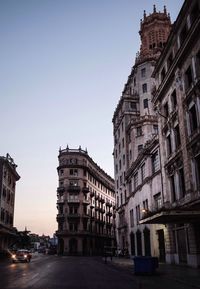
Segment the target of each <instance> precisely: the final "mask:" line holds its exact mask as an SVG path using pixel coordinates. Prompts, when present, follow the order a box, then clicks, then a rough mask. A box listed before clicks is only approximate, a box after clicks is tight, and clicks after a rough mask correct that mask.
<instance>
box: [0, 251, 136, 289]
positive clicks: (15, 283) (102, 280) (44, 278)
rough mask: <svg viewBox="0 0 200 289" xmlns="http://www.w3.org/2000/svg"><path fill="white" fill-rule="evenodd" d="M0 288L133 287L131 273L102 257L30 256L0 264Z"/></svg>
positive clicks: (73, 288) (87, 288) (118, 288)
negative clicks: (22, 259) (27, 258)
mask: <svg viewBox="0 0 200 289" xmlns="http://www.w3.org/2000/svg"><path fill="white" fill-rule="evenodd" d="M0 282H1V283H0V288H1V289H10V288H17V289H20V288H34V289H36V288H37V289H47V288H48V289H62V288H69V289H75V288H77V289H78V288H79V289H80V288H84V289H89V288H97V289H98V288H99V289H100V288H104V289H107V288H109V289H110V288H115V289H122V288H123V289H124V288H127V289H129V288H134V287H133V282H134V278H133V276H132V275H131V274H129V273H126V272H124V271H122V272H120V271H119V269H118V268H115V267H113V266H109V265H106V264H104V262H103V261H102V258H99V257H97V258H90V257H67V256H66V257H64V256H63V257H59V256H46V255H40V254H39V255H38V256H33V258H32V260H31V262H30V263H16V264H12V263H9V262H6V264H3V266H1V281H0Z"/></svg>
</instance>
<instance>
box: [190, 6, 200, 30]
mask: <svg viewBox="0 0 200 289" xmlns="http://www.w3.org/2000/svg"><path fill="white" fill-rule="evenodd" d="M199 13H200V11H199V5H198V3H196V4H195V5H194V7H193V9H192V11H191V14H190V23H191V25H192V24H193V22H195V20H196V19H197V18H198V16H199Z"/></svg>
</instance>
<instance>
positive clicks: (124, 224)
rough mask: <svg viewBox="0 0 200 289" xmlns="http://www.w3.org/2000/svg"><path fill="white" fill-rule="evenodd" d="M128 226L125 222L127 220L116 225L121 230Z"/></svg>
mask: <svg viewBox="0 0 200 289" xmlns="http://www.w3.org/2000/svg"><path fill="white" fill-rule="evenodd" d="M127 227H128V224H127V222H125V221H124V222H121V223H119V226H118V228H117V229H118V230H121V229H126V228H127Z"/></svg>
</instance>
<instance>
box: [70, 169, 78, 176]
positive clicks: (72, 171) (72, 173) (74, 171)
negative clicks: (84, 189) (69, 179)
mask: <svg viewBox="0 0 200 289" xmlns="http://www.w3.org/2000/svg"><path fill="white" fill-rule="evenodd" d="M69 174H70V176H78V170H77V169H70V170H69Z"/></svg>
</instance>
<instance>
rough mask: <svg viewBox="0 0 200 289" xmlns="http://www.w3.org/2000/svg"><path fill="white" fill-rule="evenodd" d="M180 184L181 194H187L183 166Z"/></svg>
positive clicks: (180, 170) (180, 172)
mask: <svg viewBox="0 0 200 289" xmlns="http://www.w3.org/2000/svg"><path fill="white" fill-rule="evenodd" d="M179 186H180V196H181V197H184V196H185V177H184V171H183V168H181V169H179Z"/></svg>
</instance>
